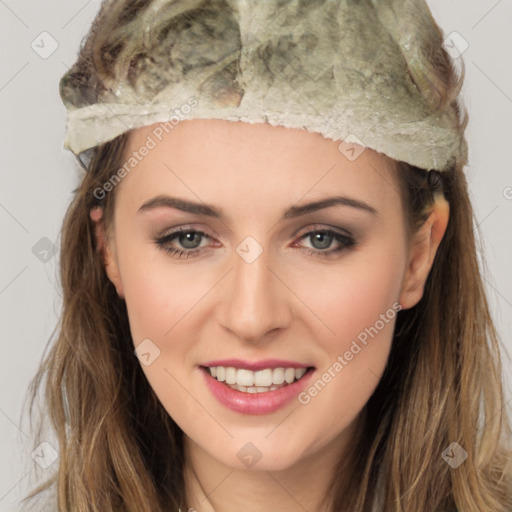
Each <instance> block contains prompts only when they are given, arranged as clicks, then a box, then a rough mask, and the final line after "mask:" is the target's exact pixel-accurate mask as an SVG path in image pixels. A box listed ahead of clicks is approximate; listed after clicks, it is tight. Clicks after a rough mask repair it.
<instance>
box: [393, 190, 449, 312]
mask: <svg viewBox="0 0 512 512" xmlns="http://www.w3.org/2000/svg"><path fill="white" fill-rule="evenodd" d="M449 217H450V207H449V204H448V201H446V199H445V198H444V197H442V196H439V197H437V198H436V201H435V203H434V205H433V208H432V212H431V214H430V215H429V217H428V219H427V220H426V221H425V223H424V225H423V226H422V227H421V228H420V230H419V231H418V232H417V233H416V234H415V235H413V239H412V241H411V246H410V249H409V258H408V264H407V269H406V272H405V275H404V280H403V282H402V289H401V293H400V299H399V302H400V304H401V305H402V308H403V309H408V308H412V307H413V306H415V305H416V304H417V303H418V302H419V301H420V300H421V298H422V297H423V291H424V288H425V283H426V281H427V278H428V275H429V273H430V269H431V268H432V264H433V263H434V258H435V255H436V253H437V250H438V248H439V244H440V243H441V240H442V239H443V236H444V234H445V232H446V228H447V226H448V220H449Z"/></svg>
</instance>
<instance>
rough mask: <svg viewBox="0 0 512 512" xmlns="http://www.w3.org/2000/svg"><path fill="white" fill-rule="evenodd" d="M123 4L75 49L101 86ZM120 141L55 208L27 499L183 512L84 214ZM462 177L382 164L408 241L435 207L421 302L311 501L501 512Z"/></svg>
mask: <svg viewBox="0 0 512 512" xmlns="http://www.w3.org/2000/svg"><path fill="white" fill-rule="evenodd" d="M132 4H133V5H132V6H131V7H130V8H128V7H127V8H126V12H123V11H120V10H119V9H118V10H116V12H112V13H106V12H103V14H102V16H103V17H104V18H105V19H106V20H107V21H104V22H102V19H101V17H98V19H97V20H96V22H95V24H94V26H93V28H92V29H91V33H90V35H89V37H88V39H87V43H86V45H85V47H84V50H83V52H84V55H86V57H87V58H88V59H89V61H90V62H93V61H94V63H95V66H96V67H97V69H99V70H100V72H101V70H103V72H104V74H105V83H108V73H109V66H112V65H114V61H115V58H116V55H118V54H119V53H120V48H121V47H119V48H118V47H117V46H116V44H118V43H119V44H121V43H120V41H121V40H122V36H123V34H124V32H123V23H128V22H129V20H130V19H132V18H133V17H134V16H135V14H136V11H137V9H140V8H142V5H144V2H138V3H137V2H135V3H132ZM132 11H133V12H132ZM98 20H99V21H98ZM120 20H124V21H123V23H121V21H120ZM102 23H103V24H102ZM432 23H433V24H434V26H435V22H434V21H433V20H432ZM435 27H436V30H437V33H435V36H432V42H431V46H430V47H429V48H423V49H422V52H423V56H424V58H425V59H427V60H428V62H429V64H430V66H429V74H428V76H425V77H424V78H425V81H423V82H422V83H418V88H419V89H420V90H421V91H422V92H423V93H424V95H425V97H426V99H427V100H428V101H429V103H430V104H431V105H432V108H433V109H434V110H435V109H442V108H447V107H449V108H451V109H453V111H454V112H455V113H456V114H457V115H458V116H459V117H461V119H460V125H459V129H460V130H461V132H463V131H464V129H465V127H466V124H467V116H465V117H464V118H462V116H460V109H459V107H458V104H457V97H458V94H459V91H460V87H461V84H462V80H463V74H461V76H460V77H459V78H457V76H456V72H455V70H454V68H453V65H452V63H451V62H450V59H449V57H448V55H447V54H446V52H445V51H444V49H443V48H442V47H441V45H440V44H439V41H440V40H441V34H440V31H439V29H437V26H435ZM109 41H110V43H109ZM121 46H122V45H121ZM114 50H115V51H114ZM127 137H128V134H127V133H125V134H123V135H121V136H119V137H117V138H116V139H114V140H112V141H110V142H107V143H105V144H102V145H100V146H97V147H95V148H94V149H93V151H92V159H91V161H90V163H89V165H88V169H87V173H86V174H85V176H84V179H83V181H82V183H81V184H80V186H79V188H78V189H77V191H76V193H75V197H74V199H73V201H72V203H71V205H70V207H69V209H68V211H67V213H66V216H65V219H64V224H63V229H62V239H61V254H60V257H61V274H60V278H61V286H62V290H63V305H62V313H61V317H60V321H59V330H58V334H57V336H56V337H55V339H54V340H53V342H52V345H51V347H50V350H49V352H48V354H47V355H46V357H45V358H44V360H43V361H42V363H41V367H40V369H39V371H38V373H37V375H36V376H35V378H34V380H33V382H32V385H31V390H30V392H31V404H33V403H34V401H35V399H36V397H37V396H38V394H40V393H44V396H45V400H46V405H47V411H48V419H49V420H50V423H51V427H52V428H53V429H54V431H55V433H56V435H57V437H58V440H59V453H60V457H59V462H58V469H57V471H56V473H55V476H54V477H53V478H51V479H49V480H48V481H47V482H46V483H45V484H43V485H42V486H40V487H38V488H37V489H35V490H34V491H33V492H32V493H31V494H30V495H29V497H27V499H29V498H30V497H36V496H37V495H38V494H39V493H40V492H41V491H42V490H43V489H46V488H50V487H52V486H55V493H56V496H57V501H58V507H59V510H60V511H62V512H68V511H69V512H71V511H73V512H75V511H77V512H86V511H87V512H89V511H98V512H99V511H101V512H104V511H107V510H116V511H134V512H135V511H137V512H159V511H161V512H164V511H168V510H176V511H177V510H178V507H179V506H181V505H182V504H183V497H184V481H183V464H184V460H183V442H182V441H183V432H182V431H181V429H180V428H179V427H178V426H177V425H176V423H175V422H174V421H173V419H172V418H171V417H170V416H169V414H168V413H167V412H166V411H165V410H164V408H163V406H162V405H161V403H160V402H159V400H158V398H157V397H156V395H155V393H154V392H153V390H152V389H151V387H150V386H149V384H148V382H147V380H146V378H145V376H144V374H143V372H142V370H141V367H140V364H139V362H138V360H137V359H136V357H135V356H134V353H133V344H132V340H131V335H130V330H129V323H128V316H127V311H126V306H125V303H124V301H123V300H122V299H120V298H119V297H118V295H117V293H116V290H115V288H114V286H113V285H112V283H111V282H110V281H109V280H108V278H107V276H106V274H105V270H104V266H103V263H102V260H101V257H100V254H99V253H98V251H97V247H96V241H95V238H94V223H93V221H92V220H91V218H90V216H89V213H90V211H91V209H93V208H94V207H96V206H101V207H102V208H103V211H104V214H103V218H102V221H103V222H105V225H106V227H107V228H108V226H110V225H111V222H112V218H113V211H114V205H115V196H116V193H115V189H114V190H113V191H112V192H110V193H108V194H106V195H105V197H104V198H102V199H101V200H99V199H97V198H96V197H95V195H94V191H95V189H97V188H98V187H101V186H102V185H103V184H104V183H106V182H107V181H108V180H109V179H111V177H112V176H113V175H114V173H115V172H116V171H117V170H118V169H119V168H120V167H121V166H122V163H123V157H124V149H125V147H126V142H127ZM413 150H414V148H411V151H413ZM463 167H464V162H454V163H453V165H452V166H451V168H450V169H448V170H446V171H443V172H442V173H439V172H436V171H429V172H426V170H424V169H418V168H415V167H413V166H411V165H409V164H406V163H404V162H397V164H396V176H397V178H396V181H397V183H398V186H399V187H400V190H401V193H402V199H403V205H404V211H405V214H406V217H407V219H408V223H409V230H410V231H411V232H413V231H415V230H416V229H418V228H419V227H420V226H421V225H422V223H423V222H424V221H425V219H426V216H427V215H428V212H429V209H430V208H431V206H432V204H433V202H434V201H435V199H436V197H437V194H443V195H444V196H445V198H446V199H447V200H448V202H449V204H450V218H449V223H448V227H447V231H446V233H445V235H444V237H443V240H442V242H441V245H440V247H439V250H438V252H437V254H436V257H435V260H434V263H433V267H432V269H431V272H430V274H429V277H428V280H427V283H426V287H425V291H424V295H423V298H422V299H421V301H420V302H419V303H418V304H417V305H416V306H415V307H413V308H411V309H408V310H405V311H400V312H399V314H398V317H397V323H396V328H395V334H394V339H393V345H392V349H391V353H390V357H389V361H388V365H387V368H386V371H385V373H384V375H383V377H382V379H381V381H380V383H379V385H378V387H377V389H376V390H375V392H374V394H373V395H372V397H371V398H370V400H369V401H368V403H367V404H366V406H365V409H364V411H363V412H364V416H363V417H364V423H363V429H362V431H361V433H360V436H359V439H358V441H357V443H354V445H353V446H352V458H351V460H352V461H353V464H352V465H351V466H350V471H349V473H348V474H347V471H346V463H345V462H343V461H340V464H339V467H338V469H337V471H336V472H335V474H334V475H333V478H332V481H331V485H330V487H329V490H328V494H327V495H326V500H328V501H329V503H330V508H331V510H332V511H333V512H339V511H341V510H347V511H350V512H354V511H358V512H359V511H361V512H367V511H370V510H372V507H375V506H377V509H376V510H385V511H396V512H411V511H415V512H451V511H452V510H453V511H455V510H458V511H459V512H481V511H483V510H493V511H495V512H510V510H512V466H511V464H512V462H511V460H512V452H511V447H510V439H511V427H510V420H509V417H508V416H507V413H506V409H505V404H504V392H503V388H502V386H503V379H502V367H501V361H500V344H499V340H498V336H497V333H496V330H495V327H494V325H493V321H492V318H491V315H490V312H489V306H488V302H487V299H486V296H485V291H484V286H483V278H482V272H483V269H482V268H481V267H480V266H479V263H478V259H477V245H476V244H477V240H476V239H475V234H474V229H473V221H474V215H473V210H472V207H471V203H470V200H469V196H468V184H467V181H466V179H465V176H464V173H463ZM452 443H457V444H458V445H459V446H460V447H461V448H462V449H464V450H465V452H466V453H467V459H466V460H465V461H464V462H463V463H462V464H461V465H459V466H458V467H457V468H453V467H452V466H450V465H449V464H448V463H447V462H446V461H445V460H444V459H443V457H442V454H443V453H445V451H446V450H447V449H448V448H449V447H450V446H451V445H452Z"/></svg>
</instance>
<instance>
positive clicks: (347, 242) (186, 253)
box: [155, 227, 356, 259]
mask: <svg viewBox="0 0 512 512" xmlns="http://www.w3.org/2000/svg"><path fill="white" fill-rule="evenodd" d="M182 233H193V234H197V235H201V236H203V237H206V238H211V237H210V236H208V235H207V234H206V233H204V232H203V231H198V230H195V229H191V228H187V227H184V228H178V229H176V230H175V231H173V232H172V233H169V234H167V235H165V236H162V237H159V238H157V239H155V244H156V245H157V246H158V247H159V248H160V249H162V250H164V251H166V252H167V253H169V254H171V255H172V256H173V257H175V258H180V259H181V258H190V257H194V256H195V255H196V254H197V253H199V252H201V251H202V250H203V249H202V248H197V249H190V250H187V249H177V248H176V247H169V246H168V244H169V243H170V242H172V241H173V240H174V239H175V238H177V237H178V236H179V235H180V234H182ZM319 233H321V234H324V235H329V236H330V235H332V236H333V239H334V240H336V241H338V242H339V243H340V244H342V246H341V247H339V248H338V249H330V250H325V251H324V250H321V249H310V248H309V247H303V248H302V250H303V251H305V252H306V253H307V254H308V255H309V256H319V257H321V258H327V257H329V256H332V255H333V254H339V253H342V252H343V251H346V250H348V249H349V248H351V247H353V246H355V245H356V241H355V239H354V238H353V237H352V236H351V235H348V234H347V235H344V234H342V233H338V232H337V231H333V230H332V229H325V228H322V229H314V230H311V231H308V232H307V233H304V234H303V235H301V236H300V237H299V240H302V239H304V238H307V237H311V236H312V235H316V234H319Z"/></svg>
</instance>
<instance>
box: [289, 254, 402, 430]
mask: <svg viewBox="0 0 512 512" xmlns="http://www.w3.org/2000/svg"><path fill="white" fill-rule="evenodd" d="M395 247H396V248H395ZM395 247H392V246H389V245H388V246H386V245H384V244H383V245H381V249H380V250H379V251H365V252H364V254H363V253H361V254H360V255H358V256H357V257H356V258H354V259H353V260H350V261H349V260H348V259H347V260H346V262H345V263H346V265H340V267H339V270H338V271H337V272H332V271H331V272H330V273H329V276H330V277H329V282H328V284H325V286H317V287H316V288H310V292H309V294H308V305H309V306H310V307H311V309H312V310H314V311H315V313H316V314H317V315H318V317H319V318H321V319H322V320H323V322H324V324H325V326H328V328H329V329H327V327H325V326H322V325H321V324H319V328H318V330H317V332H318V333H322V334H321V335H318V336H317V343H318V344H319V345H321V347H322V349H323V350H322V353H323V358H322V365H321V367H320V368H318V372H317V378H316V380H314V381H313V382H312V383H311V385H310V387H309V388H307V389H306V390H305V391H304V392H303V393H302V394H301V396H299V402H300V403H301V404H303V405H304V410H305V411H309V412H310V413H312V412H313V411H314V412H315V414H314V415H313V414H309V416H311V417H312V416H316V415H317V414H318V415H320V416H322V417H323V418H324V424H323V427H322V428H323V429H324V432H326V431H327V432H330V433H331V434H332V435H335V433H336V432H338V431H339V430H340V428H342V427H343V428H344V427H346V426H348V425H349V424H350V423H351V422H352V421H353V420H354V419H355V418H356V417H357V415H358V414H359V413H360V412H361V410H362V409H363V407H364V406H365V404H366V402H367V401H368V400H369V398H370V397H371V395H372V393H373V391H374V390H375V388H376V387H377V385H378V383H379V381H380V379H381V377H382V374H383V372H384V369H385V367H386V364H387V360H388V357H389V351H390V349H391V344H392V338H393V329H394V325H395V322H396V318H397V314H398V312H399V310H400V309H401V306H400V304H399V303H398V297H399V294H400V288H401V281H402V276H403V271H404V265H405V258H404V256H403V253H402V252H400V246H399V245H397V246H395ZM317 277H319V276H317ZM308 282H309V284H311V281H308ZM312 289H316V293H312V292H311V290H312ZM333 405H334V407H333ZM307 417H308V414H304V418H306V419H305V421H306V422H308V421H309V420H308V419H307ZM310 428H311V429H314V428H315V421H314V420H313V419H311V425H310Z"/></svg>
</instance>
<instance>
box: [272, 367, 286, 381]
mask: <svg viewBox="0 0 512 512" xmlns="http://www.w3.org/2000/svg"><path fill="white" fill-rule="evenodd" d="M283 382H284V368H274V369H273V370H272V383H273V384H282V383H283Z"/></svg>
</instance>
